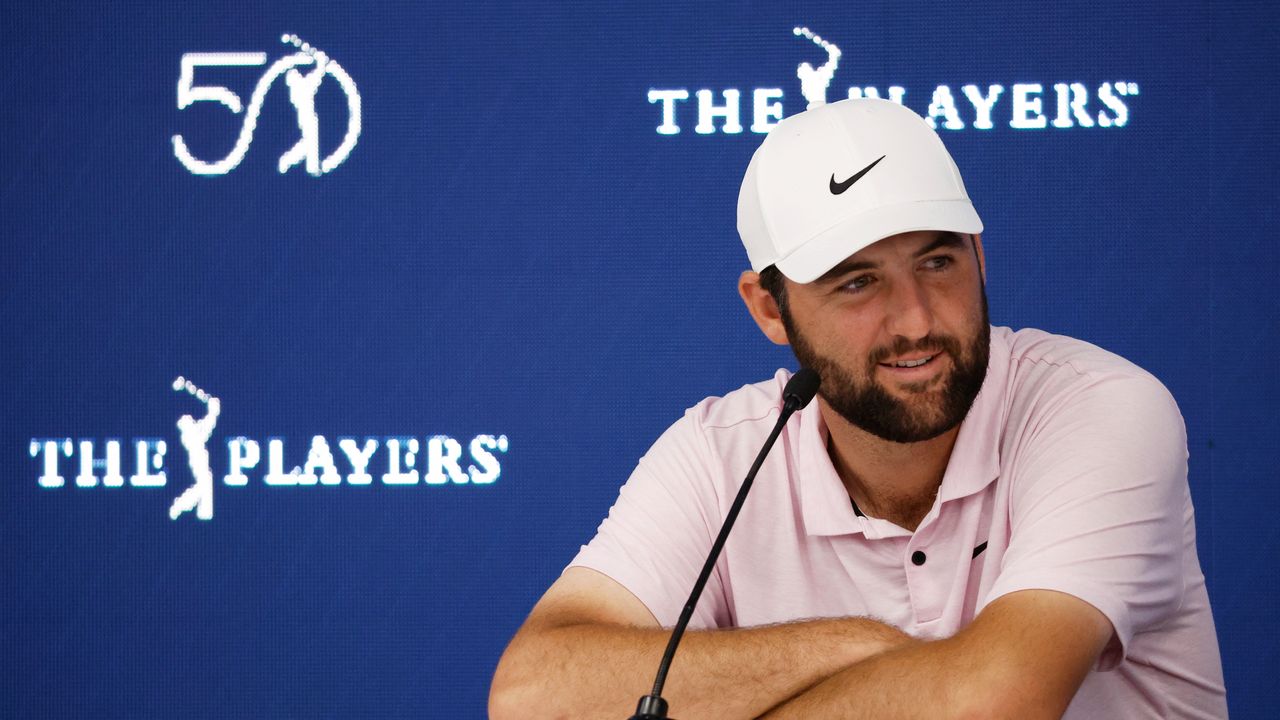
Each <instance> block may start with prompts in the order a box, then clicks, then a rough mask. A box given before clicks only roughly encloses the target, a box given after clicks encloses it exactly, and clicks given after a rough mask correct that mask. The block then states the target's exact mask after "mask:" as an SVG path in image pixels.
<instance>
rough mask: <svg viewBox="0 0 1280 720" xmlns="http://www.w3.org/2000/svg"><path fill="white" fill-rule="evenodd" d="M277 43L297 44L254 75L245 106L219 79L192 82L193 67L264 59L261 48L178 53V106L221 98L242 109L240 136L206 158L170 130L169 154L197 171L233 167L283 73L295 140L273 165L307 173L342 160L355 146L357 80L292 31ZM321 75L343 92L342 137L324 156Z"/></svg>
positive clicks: (254, 62)
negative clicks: (220, 153)
mask: <svg viewBox="0 0 1280 720" xmlns="http://www.w3.org/2000/svg"><path fill="white" fill-rule="evenodd" d="M280 41H281V42H282V43H285V44H286V45H292V46H293V47H295V48H297V49H298V52H295V53H293V54H291V55H286V56H284V57H282V58H280V59H279V60H276V61H275V62H274V63H272V65H271V66H270V67H268V68H267V70H266V72H264V73H263V74H262V76H261V77H260V78H258V83H257V85H256V86H255V87H254V89H253V95H252V96H250V98H249V105H248V107H244V106H243V105H242V103H241V101H240V96H239V95H236V94H235V93H234V92H232V91H231V90H230V89H228V88H225V87H222V86H218V85H196V84H195V71H196V68H198V67H212V66H220V67H228V66H234V67H257V66H261V65H264V64H266V62H267V54H266V53H262V52H216V53H186V54H184V55H183V56H182V70H181V75H180V76H179V78H178V109H179V110H182V109H184V108H186V107H189V106H190V105H191V104H192V103H196V102H201V101H210V102H217V103H221V104H222V105H224V106H226V108H227V109H228V110H230V111H231V112H233V113H235V114H237V115H239V114H241V111H243V114H244V120H243V121H242V123H241V126H240V136H239V138H237V140H236V144H235V147H233V148H232V149H231V152H230V154H228V155H227V156H226V157H224V158H222V159H221V160H213V161H206V160H201V159H200V158H197V157H196V156H195V155H193V154H192V153H191V151H190V150H189V149H188V148H187V143H186V142H185V141H184V140H183V139H182V136H181V135H174V136H173V154H174V156H175V157H177V158H178V161H179V162H181V163H182V164H183V166H184V167H186V168H187V169H188V170H190V171H191V172H193V173H195V174H197V175H224V174H226V173H228V172H230V171H231V170H233V169H234V168H235V167H236V166H237V165H239V164H240V161H242V160H244V156H245V154H247V153H248V152H249V145H250V143H252V142H253V133H254V131H255V130H256V129H257V127H258V116H259V114H260V113H261V112H262V103H263V101H264V100H266V97H267V92H268V91H269V90H270V89H271V88H272V87H273V86H274V85H275V84H276V80H277V79H278V78H279V77H280V76H281V75H283V76H284V80H285V85H286V86H287V87H288V90H289V102H290V103H292V105H293V108H294V111H295V112H296V113H297V121H298V132H299V137H298V142H297V143H296V144H295V145H294V146H293V147H292V148H290V149H289V150H288V151H286V152H285V153H284V154H283V155H281V156H280V161H279V163H277V167H278V169H279V170H280V172H282V173H283V172H287V171H288V170H289V168H291V167H293V166H295V165H298V164H301V165H302V166H303V167H304V168H305V169H306V171H307V173H309V174H311V175H315V176H319V175H323V174H324V173H327V172H329V171H330V170H333V169H334V168H336V167H338V166H339V165H341V164H342V162H343V161H344V160H346V159H347V156H348V155H350V154H351V151H352V150H353V149H354V148H355V146H356V141H357V140H359V138H360V92H359V91H358V90H357V89H356V83H355V81H354V80H352V79H351V76H350V75H348V74H347V71H346V70H344V69H343V68H342V66H341V65H339V64H338V62H337V61H336V60H334V59H333V58H331V57H329V56H328V55H327V54H325V53H324V52H322V51H321V50H319V49H318V48H314V47H312V46H311V45H310V44H308V43H305V42H303V41H302V39H301V38H299V37H298V36H297V35H284V36H282V37H281V38H280ZM326 77H331V78H333V80H334V81H335V82H336V83H337V84H338V87H339V88H341V90H342V92H343V93H344V94H345V95H346V98H347V131H346V134H345V135H344V136H343V138H342V142H341V143H340V144H339V145H338V147H337V148H336V149H335V150H334V151H333V152H332V153H330V154H329V155H328V156H325V157H321V154H320V153H321V151H320V118H319V116H318V115H317V114H316V102H315V101H316V93H317V92H318V91H319V89H320V86H321V83H323V82H324V80H325V78H326Z"/></svg>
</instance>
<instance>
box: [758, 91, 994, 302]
mask: <svg viewBox="0 0 1280 720" xmlns="http://www.w3.org/2000/svg"><path fill="white" fill-rule="evenodd" d="M913 230H948V231H953V232H962V233H979V232H982V220H980V219H979V218H978V213H977V211H976V210H974V209H973V203H972V202H970V201H969V194H968V193H966V192H965V189H964V182H963V181H962V180H961V179H960V171H959V170H958V169H956V164H955V161H953V160H952V159H951V155H950V154H948V153H947V149H946V148H945V147H943V145H942V139H941V138H939V137H938V134H937V133H936V132H934V131H933V128H930V127H929V125H928V123H926V122H925V121H924V119H923V118H921V117H920V116H919V115H916V114H915V113H914V112H912V111H911V110H909V109H908V108H905V107H903V106H902V105H899V104H897V103H895V102H891V101H889V100H877V99H850V100H841V101H840V102H835V103H831V104H830V105H823V106H821V107H817V108H814V109H812V110H807V111H805V112H802V113H797V114H795V115H792V116H791V117H788V118H786V119H785V120H783V121H781V122H779V123H778V124H777V126H775V127H774V128H773V129H772V130H771V131H770V132H769V135H768V136H767V137H765V139H764V142H763V143H761V144H760V147H759V148H758V149H756V152H755V155H753V156H752V157H751V163H750V164H749V165H747V174H746V176H745V177H743V179H742V190H741V191H740V192H739V194H738V234H739V235H741V236H742V244H743V245H744V246H745V247H746V249H747V257H749V258H750V259H751V268H752V269H753V270H755V271H756V272H759V271H760V270H763V269H764V268H766V267H768V266H770V265H776V266H777V267H778V270H780V271H781V272H782V274H783V275H785V276H787V277H788V278H790V279H791V280H793V281H794V282H798V283H808V282H813V281H814V280H817V279H818V278H819V277H822V275H823V274H824V273H826V272H827V271H828V270H830V269H831V268H833V267H835V266H836V265H837V264H839V263H840V261H842V260H844V259H845V258H847V257H849V256H850V255H852V254H854V253H856V252H858V251H859V250H861V249H862V248H864V247H867V246H868V245H870V244H872V243H874V242H876V241H877V240H882V239H884V238H886V237H889V236H890V235H896V234H898V233H904V232H911V231H913Z"/></svg>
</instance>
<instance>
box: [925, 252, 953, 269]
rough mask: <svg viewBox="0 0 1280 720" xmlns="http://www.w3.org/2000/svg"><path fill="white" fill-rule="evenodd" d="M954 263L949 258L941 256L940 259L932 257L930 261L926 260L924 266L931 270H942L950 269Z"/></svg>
mask: <svg viewBox="0 0 1280 720" xmlns="http://www.w3.org/2000/svg"><path fill="white" fill-rule="evenodd" d="M952 262H954V261H953V260H952V259H951V258H950V257H949V256H947V255H939V256H938V257H931V258H929V259H928V260H925V261H924V265H925V267H926V268H928V269H930V270H942V269H944V268H947V267H950V266H951V264H952Z"/></svg>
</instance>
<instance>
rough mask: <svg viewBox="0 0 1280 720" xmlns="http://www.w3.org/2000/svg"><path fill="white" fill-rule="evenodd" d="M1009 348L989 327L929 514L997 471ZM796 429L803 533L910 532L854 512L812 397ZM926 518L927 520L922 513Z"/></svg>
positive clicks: (975, 488) (970, 492)
mask: <svg viewBox="0 0 1280 720" xmlns="http://www.w3.org/2000/svg"><path fill="white" fill-rule="evenodd" d="M1009 356H1010V353H1009V348H1008V346H1007V343H1006V339H1005V335H1004V333H1003V332H1001V329H998V328H992V333H991V354H990V360H989V362H988V364H987V376H986V379H985V380H983V383H982V389H981V390H979V391H978V396H977V397H976V398H974V402H973V407H971V408H970V409H969V414H968V415H967V416H966V417H965V419H964V421H963V422H962V423H961V424H960V433H959V435H957V436H956V444H955V447H954V448H952V450H951V458H950V460H948V462H947V470H946V472H945V473H944V474H943V477H942V486H941V487H940V488H939V489H938V501H937V502H936V503H934V509H933V510H931V511H930V513H929V516H934V515H935V514H936V512H937V509H938V507H939V506H940V505H941V504H942V503H945V502H947V501H948V500H956V499H959V498H962V497H966V496H969V495H973V494H975V493H978V492H981V491H982V490H984V489H985V488H986V487H987V486H988V485H990V484H991V482H992V481H993V480H995V479H996V477H998V476H999V474H1000V431H1001V428H1003V427H1004V421H1005V409H1006V407H1007V403H1006V402H1005V393H1006V391H1007V386H1008V373H1009ZM799 420H800V423H799V432H798V433H797V445H798V447H797V454H796V456H797V464H798V470H799V473H798V476H797V480H796V494H797V495H798V496H799V498H800V511H801V514H802V516H803V519H804V528H805V532H806V533H807V534H808V535H851V534H858V533H861V534H863V535H865V536H867V537H868V538H881V537H891V536H895V535H910V533H909V532H908V531H907V530H905V529H903V528H900V527H898V526H897V525H894V524H893V523H890V522H888V521H886V520H881V519H878V518H870V517H861V516H859V515H857V514H856V513H854V511H853V504H852V503H851V502H850V498H849V491H848V490H846V489H845V487H844V483H843V482H841V480H840V475H839V473H837V472H836V469H835V466H834V465H832V463H831V456H830V455H829V454H828V453H827V438H828V432H827V425H826V422H824V421H823V418H822V410H821V408H820V406H819V404H818V403H817V402H811V403H809V405H808V407H806V408H805V409H804V410H802V411H800V413H799ZM925 522H928V518H927V517H926V520H925Z"/></svg>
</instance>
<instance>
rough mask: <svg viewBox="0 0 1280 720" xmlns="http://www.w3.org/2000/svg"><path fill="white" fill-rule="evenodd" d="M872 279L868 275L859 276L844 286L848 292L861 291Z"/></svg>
mask: <svg viewBox="0 0 1280 720" xmlns="http://www.w3.org/2000/svg"><path fill="white" fill-rule="evenodd" d="M872 279H873V278H872V277H871V276H870V275H859V276H858V277H856V278H854V279H852V280H850V281H849V282H847V283H845V285H844V286H845V288H846V289H848V290H862V289H865V288H866V287H867V286H868V285H870V284H871V281H872Z"/></svg>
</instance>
